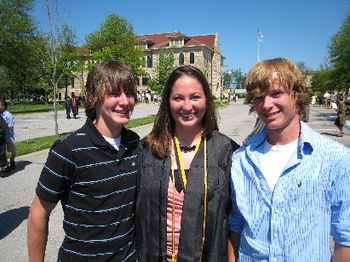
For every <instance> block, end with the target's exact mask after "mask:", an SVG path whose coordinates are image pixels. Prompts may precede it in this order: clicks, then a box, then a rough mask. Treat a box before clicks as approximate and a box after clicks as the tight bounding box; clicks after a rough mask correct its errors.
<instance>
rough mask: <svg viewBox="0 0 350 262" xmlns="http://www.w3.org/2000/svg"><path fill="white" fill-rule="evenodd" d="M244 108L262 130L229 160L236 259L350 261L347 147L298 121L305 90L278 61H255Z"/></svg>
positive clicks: (305, 101)
mask: <svg viewBox="0 0 350 262" xmlns="http://www.w3.org/2000/svg"><path fill="white" fill-rule="evenodd" d="M246 89H247V98H246V103H247V104H251V105H252V108H253V110H255V111H256V112H257V114H258V116H259V118H260V119H261V120H262V121H263V122H264V124H265V128H264V129H263V130H262V131H260V132H258V133H257V134H255V135H254V136H252V137H251V138H250V139H249V140H248V141H247V142H246V143H245V144H244V145H243V146H242V147H241V148H240V149H239V150H237V151H236V152H235V153H234V154H233V156H232V170H231V181H232V184H231V185H232V202H233V208H232V212H231V214H230V218H229V225H230V230H231V243H232V245H233V247H234V252H233V254H234V256H235V258H236V259H237V258H238V259H239V261H315V262H316V261H317V262H320V261H321V262H322V261H325V262H326V261H327V262H328V261H330V260H331V252H330V235H331V236H332V237H333V239H334V241H335V247H334V253H333V261H350V190H349V188H350V150H349V149H348V148H346V147H344V146H343V145H341V144H339V143H337V142H335V141H333V140H331V139H329V138H326V137H323V136H321V135H320V134H318V133H317V132H315V131H313V130H312V129H311V128H310V127H309V126H307V125H306V124H305V123H303V122H301V120H300V119H301V116H302V115H303V114H304V112H305V109H306V107H307V105H308V99H309V92H308V89H307V87H306V86H305V82H304V76H303V75H302V73H301V71H300V70H299V69H298V68H297V67H296V66H295V65H294V64H292V63H291V62H290V61H288V60H287V59H283V58H277V59H271V60H264V61H262V62H259V63H258V64H256V65H255V66H254V67H253V68H252V69H251V70H250V71H249V73H248V76H247V80H246Z"/></svg>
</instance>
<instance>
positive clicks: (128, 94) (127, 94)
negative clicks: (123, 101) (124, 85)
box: [125, 92, 135, 97]
mask: <svg viewBox="0 0 350 262" xmlns="http://www.w3.org/2000/svg"><path fill="white" fill-rule="evenodd" d="M125 95H126V96H127V97H135V94H134V93H132V92H128V93H126V94H125Z"/></svg>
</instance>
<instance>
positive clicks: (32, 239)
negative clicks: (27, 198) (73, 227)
mask: <svg viewBox="0 0 350 262" xmlns="http://www.w3.org/2000/svg"><path fill="white" fill-rule="evenodd" d="M55 206H56V203H49V202H46V201H43V200H41V199H39V198H38V197H37V196H35V197H34V199H33V202H32V206H31V208H30V213H29V217H28V225H27V245H28V257H29V261H30V262H32V261H44V258H45V248H46V242H47V236H48V231H49V228H48V223H49V217H50V214H51V211H52V210H53V209H54V208H55Z"/></svg>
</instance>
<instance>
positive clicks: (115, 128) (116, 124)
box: [95, 88, 136, 138]
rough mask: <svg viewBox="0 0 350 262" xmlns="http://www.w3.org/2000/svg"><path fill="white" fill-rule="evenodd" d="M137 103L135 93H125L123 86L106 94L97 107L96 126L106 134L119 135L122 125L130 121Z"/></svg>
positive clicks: (109, 135) (110, 135) (108, 135)
mask: <svg viewBox="0 0 350 262" xmlns="http://www.w3.org/2000/svg"><path fill="white" fill-rule="evenodd" d="M135 103H136V101H135V96H134V93H125V92H124V89H123V88H120V91H119V92H117V93H112V94H109V95H105V97H104V98H103V99H102V101H101V103H100V104H99V106H98V107H97V108H96V121H95V125H96V128H97V129H98V130H99V131H100V133H101V134H102V135H104V136H107V137H113V138H114V137H117V136H118V135H119V133H118V132H120V130H121V128H122V126H123V125H125V124H127V123H128V122H129V120H130V116H131V114H132V112H133V110H134V107H135Z"/></svg>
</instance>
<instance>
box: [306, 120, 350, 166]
mask: <svg viewBox="0 0 350 262" xmlns="http://www.w3.org/2000/svg"><path fill="white" fill-rule="evenodd" d="M302 142H303V144H304V147H305V146H306V145H307V146H308V147H310V150H312V154H313V155H314V157H317V158H319V160H320V161H322V162H325V161H329V162H333V163H334V162H338V161H342V160H344V161H347V162H349V161H348V160H349V157H350V149H349V148H347V147H345V146H344V145H342V144H340V143H339V142H337V141H335V140H333V139H331V138H329V137H326V136H324V135H321V134H319V133H318V132H316V131H315V130H313V129H312V128H310V127H309V126H307V125H305V124H303V125H302Z"/></svg>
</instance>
